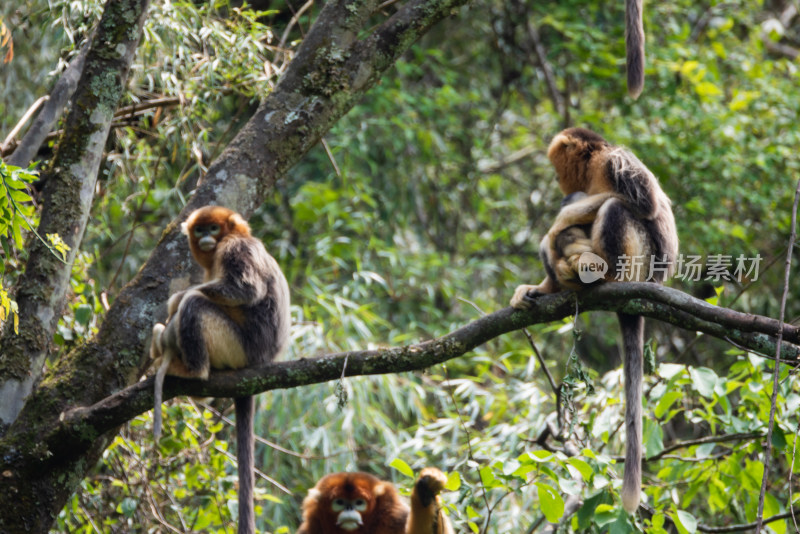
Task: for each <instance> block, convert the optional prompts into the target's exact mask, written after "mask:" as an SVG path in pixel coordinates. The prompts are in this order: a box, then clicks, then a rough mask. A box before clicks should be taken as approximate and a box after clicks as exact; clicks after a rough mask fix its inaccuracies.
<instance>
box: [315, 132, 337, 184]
mask: <svg viewBox="0 0 800 534" xmlns="http://www.w3.org/2000/svg"><path fill="white" fill-rule="evenodd" d="M319 141H320V143H322V148H324V149H325V153H326V154H327V155H328V159H329V160H330V161H331V165H333V172H335V173H336V176H337V178H341V177H342V173H341V172H340V171H339V166H338V165H336V158H334V157H333V152H331V147H329V146H328V142H327V141H326V140H325V138H324V137H323V138H321V139H320V140H319Z"/></svg>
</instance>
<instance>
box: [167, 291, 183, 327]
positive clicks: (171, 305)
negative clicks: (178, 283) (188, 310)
mask: <svg viewBox="0 0 800 534" xmlns="http://www.w3.org/2000/svg"><path fill="white" fill-rule="evenodd" d="M185 295H186V291H178V292H177V293H175V294H173V295H172V296H171V297H170V298H169V300H168V301H167V321H169V320H170V319H172V316H173V315H175V312H177V311H178V306H180V305H181V301H182V300H183V297H184V296H185Z"/></svg>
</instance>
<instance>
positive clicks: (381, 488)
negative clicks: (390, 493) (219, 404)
mask: <svg viewBox="0 0 800 534" xmlns="http://www.w3.org/2000/svg"><path fill="white" fill-rule="evenodd" d="M388 488H389V483H388V482H381V483H380V484H378V485H376V486H375V490H374V491H373V494H374V495H375V497H376V498H377V497H380V496H382V495H383V494H384V493H386V490H387V489H388Z"/></svg>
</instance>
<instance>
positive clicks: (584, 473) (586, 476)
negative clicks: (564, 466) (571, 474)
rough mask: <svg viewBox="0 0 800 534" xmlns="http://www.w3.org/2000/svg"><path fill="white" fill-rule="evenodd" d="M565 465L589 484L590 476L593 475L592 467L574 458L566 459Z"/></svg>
mask: <svg viewBox="0 0 800 534" xmlns="http://www.w3.org/2000/svg"><path fill="white" fill-rule="evenodd" d="M567 463H568V464H569V465H571V466H572V467H574V468H575V469H577V470H578V472H579V473H580V474H581V477H582V478H583V480H585V481H587V482H589V480H591V478H592V475H593V474H594V469H592V466H591V465H589V463H588V462H585V461H583V460H581V459H580V458H575V457H574V456H573V457H571V458H569V459H567Z"/></svg>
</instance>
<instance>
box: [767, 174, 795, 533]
mask: <svg viewBox="0 0 800 534" xmlns="http://www.w3.org/2000/svg"><path fill="white" fill-rule="evenodd" d="M798 203H800V180H798V181H797V187H796V189H795V192H794V205H793V206H792V231H791V232H790V233H789V247H788V250H787V251H786V267H785V268H784V274H783V295H782V296H781V309H780V315H779V317H778V322H779V323H780V324H783V319H784V316H785V314H786V297H787V296H788V294H789V275H790V274H791V272H792V250H793V249H794V240H795V238H796V237H797V232H796V227H797V204H798ZM777 337H778V339H777V341H776V343H775V368H774V370H773V372H772V399H771V401H770V409H769V426H768V427H767V437H766V440H765V441H766V443H765V445H764V475H763V477H762V479H761V493H760V494H759V496H758V514H757V515H756V525H757V526H756V532H757V533H758V532H761V527H762V525H763V516H764V498H765V496H766V494H767V475H768V474H769V464H770V455H771V454H772V428H773V427H774V425H775V408H776V405H777V404H778V376H779V375H780V372H781V371H780V370H781V366H780V365H779V362H780V360H781V341H783V328H779V329H778V336H777Z"/></svg>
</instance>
